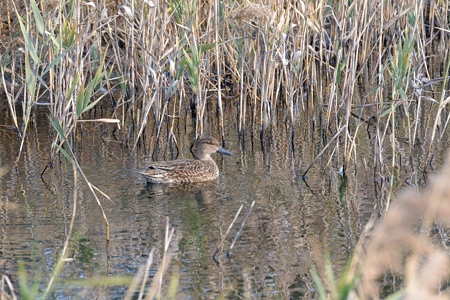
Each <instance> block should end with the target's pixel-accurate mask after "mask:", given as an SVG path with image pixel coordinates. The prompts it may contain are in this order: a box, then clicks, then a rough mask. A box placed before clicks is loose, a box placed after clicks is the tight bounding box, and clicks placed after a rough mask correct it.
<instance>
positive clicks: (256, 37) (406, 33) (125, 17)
mask: <svg viewBox="0 0 450 300" xmlns="http://www.w3.org/2000/svg"><path fill="white" fill-rule="evenodd" d="M14 3H15V2H13V1H10V2H8V3H7V7H6V9H7V11H8V15H9V16H11V17H10V18H9V19H8V22H7V24H6V25H5V27H7V28H6V29H4V30H3V31H4V33H7V35H6V34H2V35H3V44H4V46H5V47H4V49H3V51H2V67H1V71H2V75H3V86H4V90H5V93H6V96H7V99H8V106H9V110H10V111H11V114H12V115H13V116H14V120H15V125H16V127H17V130H18V134H19V136H20V137H21V138H25V136H26V130H27V127H28V125H29V124H30V122H31V118H32V111H33V109H34V108H35V107H36V106H37V105H44V104H45V105H49V115H50V117H51V118H54V119H56V120H58V123H59V124H60V125H61V127H62V128H63V130H64V133H65V134H66V135H67V134H69V133H70V134H74V133H75V132H76V130H77V128H79V127H80V126H81V124H80V122H81V121H87V120H91V117H92V113H91V114H90V112H91V111H92V110H93V109H94V110H95V109H99V108H100V109H101V108H102V107H104V106H106V107H111V106H112V108H113V110H112V112H111V113H108V115H107V116H106V117H104V118H101V119H100V118H99V117H98V114H97V115H94V119H96V120H97V121H98V119H100V122H113V123H117V124H120V125H121V126H122V129H121V130H122V131H121V132H122V133H123V135H122V138H123V140H124V141H126V142H127V143H128V142H129V143H130V144H132V145H136V144H137V143H138V141H139V139H140V138H141V137H142V134H143V133H144V132H145V131H146V130H147V131H148V130H152V131H154V132H156V134H155V138H156V139H159V138H160V137H161V131H162V130H166V131H167V134H165V135H164V136H165V137H167V139H169V141H175V142H176V138H177V137H176V136H175V134H174V132H175V127H176V126H177V124H178V121H179V120H180V119H181V120H186V119H190V121H192V124H193V127H194V128H193V131H194V135H195V137H198V136H201V135H203V134H204V132H205V131H210V130H211V129H210V128H205V126H206V125H205V117H206V116H205V110H206V109H207V107H208V104H209V103H214V104H215V105H216V106H217V112H216V113H217V118H218V119H219V122H218V126H219V127H220V128H219V129H220V132H222V138H224V137H223V122H224V120H223V110H224V109H226V107H229V106H235V107H237V108H238V110H237V111H238V114H239V118H238V119H239V124H238V130H239V132H240V133H241V134H243V133H245V132H249V131H250V132H252V133H257V132H259V133H260V134H262V136H265V135H266V134H268V135H270V134H273V132H272V131H271V128H273V126H275V125H277V124H278V123H280V124H286V126H288V128H289V130H291V132H292V135H295V134H296V132H297V131H298V130H299V127H300V126H301V124H299V123H298V121H297V120H298V119H299V114H302V113H310V114H312V115H314V116H315V117H314V118H316V120H317V121H315V122H316V127H317V128H320V129H321V131H322V134H323V137H324V139H329V138H330V137H332V136H334V134H336V133H337V132H339V135H338V136H339V139H336V141H335V143H334V144H335V146H336V147H338V148H336V149H338V150H339V152H338V157H340V158H342V159H343V165H344V167H345V166H346V165H347V164H348V162H349V161H350V160H351V159H352V157H354V156H355V155H356V152H357V151H356V149H355V148H356V146H357V141H356V140H357V135H358V131H359V130H361V129H362V128H364V126H365V125H367V123H368V122H369V121H370V120H371V119H375V126H376V136H375V137H374V138H375V139H376V140H377V142H376V144H378V145H380V146H382V147H385V146H386V141H387V143H388V144H389V145H390V147H392V148H393V150H394V152H395V143H394V142H392V138H391V134H393V138H396V137H398V136H400V134H397V133H396V131H395V127H396V124H397V122H403V120H404V122H407V123H408V124H407V128H408V132H407V136H406V138H407V142H408V144H409V146H410V148H411V149H413V148H414V146H415V144H416V140H417V134H418V131H420V130H421V129H422V128H421V122H420V116H421V111H422V110H424V109H428V107H430V106H431V110H432V111H433V116H430V117H431V118H432V119H434V120H436V121H435V122H434V124H432V126H433V137H432V139H431V140H430V141H429V144H428V147H429V150H428V156H427V158H428V159H430V158H431V157H432V153H433V150H434V145H435V142H437V141H439V139H440V137H441V133H442V132H444V131H445V128H446V126H447V123H448V117H446V113H445V108H446V104H447V102H448V101H446V99H447V96H446V93H445V86H446V76H447V71H446V70H447V68H446V67H444V68H442V67H440V66H442V65H444V66H447V65H448V63H447V62H448V60H449V59H448V58H449V57H448V52H447V50H446V47H445V45H446V44H447V42H448V31H447V30H446V26H447V22H446V20H447V13H448V11H447V9H448V3H447V2H446V1H434V2H429V1H419V2H417V1H395V2H394V1H380V2H376V3H374V2H370V1H353V2H342V1H335V2H330V3H328V2H325V1H321V2H316V1H281V2H279V1H264V2H260V3H250V2H243V3H238V2H234V1H229V2H228V1H225V2H219V1H195V0H192V1H175V0H174V1H159V2H158V1H133V2H131V3H126V2H124V3H119V2H107V1H97V2H96V3H94V2H86V3H78V2H76V1H42V2H40V3H39V4H38V3H36V2H35V1H31V2H30V3H29V4H27V5H21V6H17V5H16V4H14ZM7 29H9V30H7ZM8 38H9V39H8ZM435 74H439V76H438V77H436V76H435ZM5 78H7V79H5ZM433 83H436V85H433ZM438 83H439V84H438ZM17 87H20V88H17ZM430 92H433V93H430ZM438 94H440V95H438ZM19 103H20V104H21V105H22V109H18V108H16V105H17V104H19ZM183 107H188V108H189V111H190V112H191V114H190V115H183V114H182V112H183ZM399 114H402V116H403V114H404V115H405V116H406V118H402V120H401V121H398V118H399ZM163 125H164V126H163ZM114 126H116V125H114ZM402 137H403V136H402ZM58 140H59V139H58V138H56V139H55V150H56V148H57V144H58ZM340 142H343V147H341V146H342V145H341V144H340ZM341 148H342V149H341ZM411 151H412V150H411ZM391 164H392V165H395V164H396V162H395V160H394V158H393V160H392V162H391ZM380 165H384V162H380Z"/></svg>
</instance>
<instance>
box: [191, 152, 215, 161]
mask: <svg viewBox="0 0 450 300" xmlns="http://www.w3.org/2000/svg"><path fill="white" fill-rule="evenodd" d="M195 158H196V159H198V160H212V158H211V155H209V154H205V153H197V154H196V155H195Z"/></svg>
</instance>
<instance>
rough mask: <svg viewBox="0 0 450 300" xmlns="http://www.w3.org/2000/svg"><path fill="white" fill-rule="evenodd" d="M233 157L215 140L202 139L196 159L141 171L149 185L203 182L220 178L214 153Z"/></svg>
mask: <svg viewBox="0 0 450 300" xmlns="http://www.w3.org/2000/svg"><path fill="white" fill-rule="evenodd" d="M215 152H217V153H221V154H226V155H232V153H231V152H229V151H227V150H225V149H222V148H221V147H220V145H219V141H218V140H216V139H215V138H212V137H208V138H202V139H200V140H199V141H198V142H197V145H196V147H195V159H177V160H173V161H160V162H153V163H151V164H150V165H149V167H148V169H146V170H144V171H140V172H139V173H140V174H142V175H144V177H145V178H146V179H147V181H148V182H149V183H189V182H202V181H209V180H213V179H216V178H217V177H219V168H218V167H217V165H216V163H215V162H214V160H213V159H212V158H211V154H213V153H215Z"/></svg>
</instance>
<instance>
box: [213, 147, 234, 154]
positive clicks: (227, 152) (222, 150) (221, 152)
mask: <svg viewBox="0 0 450 300" xmlns="http://www.w3.org/2000/svg"><path fill="white" fill-rule="evenodd" d="M217 153H220V154H225V155H233V153H231V152H230V151H227V150H225V149H222V148H219V150H217Z"/></svg>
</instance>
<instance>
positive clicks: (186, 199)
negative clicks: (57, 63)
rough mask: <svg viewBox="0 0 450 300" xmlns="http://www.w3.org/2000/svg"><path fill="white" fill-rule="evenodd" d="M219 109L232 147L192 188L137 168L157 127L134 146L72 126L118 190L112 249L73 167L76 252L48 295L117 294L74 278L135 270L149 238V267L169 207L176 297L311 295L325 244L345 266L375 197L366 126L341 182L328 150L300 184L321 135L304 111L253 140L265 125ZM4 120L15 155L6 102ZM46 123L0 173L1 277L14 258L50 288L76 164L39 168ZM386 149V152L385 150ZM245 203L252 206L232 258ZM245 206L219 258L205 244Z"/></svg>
mask: <svg viewBox="0 0 450 300" xmlns="http://www.w3.org/2000/svg"><path fill="white" fill-rule="evenodd" d="M226 113H227V118H226V120H227V123H226V124H225V137H226V145H225V148H227V149H228V150H230V151H232V152H233V153H234V155H233V156H231V157H229V156H226V157H222V156H220V155H219V154H215V155H214V159H215V160H216V162H217V163H218V165H219V168H220V170H221V175H220V178H219V179H218V180H216V181H213V182H210V183H206V184H197V185H184V186H165V185H147V183H146V181H145V180H144V179H143V178H142V177H141V176H140V175H138V174H136V173H135V172H133V171H135V170H138V169H140V168H143V167H144V166H145V162H144V160H145V155H148V154H152V149H154V141H153V142H152V138H151V136H152V135H153V133H148V136H147V138H146V140H145V143H146V146H145V147H143V146H142V145H141V146H139V147H137V148H136V149H133V145H132V144H126V143H124V142H121V141H122V140H123V139H121V137H120V135H122V134H124V133H123V132H122V131H120V130H116V131H113V130H114V129H115V126H114V125H104V124H100V125H98V124H95V125H92V124H87V123H86V124H83V125H81V126H80V128H81V130H80V131H79V134H78V136H80V138H79V139H76V140H74V145H75V147H74V148H75V149H76V154H77V156H78V158H79V162H80V165H81V167H82V169H83V171H84V173H85V175H86V177H87V178H88V180H90V181H91V182H92V183H93V184H94V185H95V186H97V187H98V188H99V189H101V190H102V191H104V192H105V193H106V194H108V195H109V197H110V198H111V200H112V201H109V200H106V199H105V198H103V197H100V196H99V197H100V199H101V201H102V204H103V207H104V209H105V213H106V215H107V217H108V220H109V223H110V228H111V240H110V244H109V247H106V241H105V239H106V236H105V225H104V222H103V221H102V214H101V212H100V209H99V207H98V205H97V203H96V201H95V198H94V197H93V195H92V193H91V192H90V191H89V189H88V187H87V185H86V183H85V182H84V180H82V178H81V176H80V175H78V178H77V182H78V189H77V217H76V222H75V223H76V224H75V228H74V232H73V237H72V242H71V244H70V250H69V257H70V258H72V260H71V261H69V262H67V264H66V265H65V266H64V269H63V271H62V274H61V278H62V280H61V281H60V282H59V283H58V286H57V287H56V289H55V292H54V297H55V298H58V299H66V298H67V299H79V298H86V299H88V298H90V299H92V298H111V299H112V298H121V297H123V295H124V293H126V291H127V288H126V287H107V288H105V287H79V286H75V287H74V285H73V281H74V280H78V279H86V278H95V277H99V276H115V275H126V276H133V275H135V274H136V272H137V270H138V268H139V267H140V266H141V265H143V264H145V262H146V260H147V258H148V255H149V252H150V251H151V249H152V248H154V249H155V263H154V265H153V266H152V269H151V276H153V274H154V272H155V270H156V268H157V266H158V265H159V263H160V262H161V259H162V253H163V246H164V232H165V225H166V217H169V222H170V226H172V227H174V229H175V234H174V238H173V240H172V243H171V245H170V253H172V254H173V255H174V256H173V259H172V262H171V267H170V269H169V271H168V274H169V276H168V277H166V278H168V279H167V284H168V283H169V281H170V274H172V273H173V272H176V273H178V274H179V276H180V277H179V294H178V299H198V298H202V299H211V298H214V297H217V296H220V295H222V296H225V298H227V299H243V298H244V299H251V298H264V299H287V298H291V299H302V298H317V295H316V294H315V290H314V286H313V281H312V277H311V272H310V270H311V265H312V262H313V261H315V260H317V259H319V258H320V257H321V256H322V255H323V254H327V255H329V257H330V259H331V261H332V263H333V266H334V267H335V268H336V270H338V271H339V270H342V269H343V267H344V266H345V262H346V260H347V259H348V257H349V256H350V254H351V252H352V250H353V248H354V246H355V244H356V243H357V241H358V238H359V235H360V233H361V231H362V230H363V227H364V225H365V224H366V222H367V221H368V219H369V218H370V216H371V214H372V212H373V211H374V206H375V204H376V203H379V201H380V198H381V197H383V193H381V192H380V185H381V184H380V178H379V173H377V172H375V171H374V169H375V167H374V166H373V164H374V162H373V161H374V159H373V155H374V154H373V147H374V146H373V144H372V141H371V140H370V139H369V138H368V136H367V134H368V131H366V130H361V134H360V136H359V137H358V138H359V139H360V140H361V141H362V142H361V145H359V146H358V147H359V148H358V152H357V154H358V155H357V156H356V158H355V159H354V161H352V162H351V164H350V167H349V169H348V172H347V178H346V179H344V177H342V176H341V175H339V172H338V171H339V168H340V166H341V165H342V162H340V161H339V160H338V159H334V158H333V159H330V154H327V155H324V156H322V157H321V158H320V159H319V160H318V161H317V162H316V164H315V165H314V166H313V168H311V169H310V171H309V172H308V178H307V180H306V181H303V180H302V177H301V175H302V174H303V172H304V171H305V170H306V168H307V167H308V166H309V165H310V164H311V163H312V162H313V161H314V159H315V157H316V155H317V154H318V153H319V152H320V150H321V149H323V146H324V144H323V143H324V141H323V140H321V139H320V138H318V136H317V134H316V133H315V131H314V130H313V129H312V126H313V125H312V124H311V121H309V120H308V117H307V116H304V117H300V119H299V122H300V124H302V126H301V127H299V129H298V132H297V134H296V136H295V137H294V139H293V140H292V139H291V133H290V130H289V129H288V128H285V126H284V125H281V126H280V128H281V129H277V130H275V129H274V134H273V136H272V137H267V138H264V139H263V141H262V142H261V141H260V138H259V136H254V137H252V136H251V135H250V134H248V135H245V136H244V137H243V138H242V139H240V138H239V136H238V134H237V129H236V127H237V120H236V115H237V114H236V112H235V111H234V110H233V108H231V107H228V108H226ZM0 120H1V122H0V126H1V127H0V166H5V165H11V164H12V163H13V162H14V160H15V158H16V157H17V153H18V149H19V143H20V141H19V140H18V137H17V133H16V131H15V130H14V129H13V127H12V125H13V123H12V120H11V119H10V117H9V115H8V114H7V113H5V111H3V112H1V113H0ZM47 120H48V119H47V109H46V108H39V109H38V110H37V112H36V115H35V124H33V125H32V126H31V127H30V128H29V131H28V137H27V139H26V141H25V145H24V151H23V153H22V156H21V159H20V160H19V162H18V164H17V167H16V168H13V169H12V170H11V171H10V172H9V173H7V174H6V175H5V176H3V178H2V179H1V181H0V205H1V208H2V209H1V212H0V214H1V227H0V228H1V232H0V273H1V274H4V275H8V276H9V277H10V278H11V280H12V281H13V283H14V285H15V288H16V289H17V288H18V263H19V262H20V261H22V262H23V263H24V265H25V268H26V270H27V275H28V278H29V280H30V281H31V282H39V284H40V288H41V289H44V288H45V286H46V284H47V282H48V280H49V278H50V275H51V272H52V270H53V268H54V266H55V263H56V261H57V259H58V257H59V254H60V253H61V251H62V248H63V244H64V240H65V238H66V236H67V234H68V228H69V224H70V220H71V214H72V203H73V196H74V191H73V189H74V188H73V187H74V183H73V171H72V167H71V165H70V163H68V162H67V161H66V160H65V159H64V157H63V156H61V157H58V159H57V160H56V161H55V163H54V167H53V168H51V169H48V170H47V171H46V172H45V173H44V176H43V180H41V178H40V174H41V173H42V171H43V170H44V168H45V166H46V165H47V164H48V162H49V159H50V147H51V141H52V133H51V132H52V131H51V130H50V128H49V125H48V121H47ZM208 124H209V125H208V127H207V132H208V134H210V135H212V136H216V137H219V134H218V133H217V131H216V129H214V128H216V126H215V125H214V124H212V123H208ZM180 127H181V128H180V129H178V130H179V131H178V132H176V133H175V134H176V136H177V139H178V143H179V147H180V148H179V155H178V158H190V157H191V155H190V153H189V146H190V144H191V142H192V138H193V134H192V130H191V128H190V127H189V126H184V127H183V126H180ZM117 135H119V137H117ZM81 137H82V138H81ZM100 137H101V138H100ZM163 140H164V138H163ZM147 142H148V143H147ZM152 143H153V144H152ZM334 150H336V149H334ZM331 151H333V149H331V150H330V152H329V153H332V152H331ZM383 155H385V156H386V157H389V155H390V154H389V150H387V151H385V152H383ZM157 158H158V159H160V160H161V159H165V158H167V159H170V154H169V152H168V147H166V146H165V145H161V150H160V152H159V154H158V157H157ZM408 163H409V161H408V160H405V162H404V164H405V166H404V169H403V170H401V171H400V175H401V174H405V173H408V171H407V169H408V166H407V164H408ZM405 170H406V171H405ZM380 177H381V176H380ZM405 178H406V175H405V176H403V177H402V178H400V179H399V181H400V182H402V181H403V180H404V179H405ZM253 201H255V203H256V204H255V207H254V208H253V211H252V212H251V214H250V216H249V218H248V220H247V222H246V224H245V226H244V228H243V230H242V233H241V235H240V237H239V238H238V240H237V242H236V245H235V246H234V248H233V249H232V251H231V256H227V251H228V250H229V248H230V245H231V241H232V239H233V238H234V236H235V234H236V232H237V229H238V227H239V226H240V224H241V222H242V220H243V218H244V216H245V214H246V213H247V211H248V209H249V207H250V205H251V203H252V202H253ZM241 204H243V206H244V208H243V211H242V213H241V215H240V216H239V217H238V220H237V222H236V224H235V225H234V227H233V228H232V230H231V233H230V234H229V235H228V236H227V238H226V240H225V243H224V246H223V251H222V252H220V253H219V255H218V263H216V262H215V261H214V260H213V258H212V256H213V253H214V251H215V249H216V246H217V245H218V243H219V242H220V240H221V238H222V236H223V235H224V234H225V232H226V230H227V228H228V226H229V225H230V223H231V222H232V220H233V218H234V216H235V214H236V212H237V210H238V209H239V207H240V205H241Z"/></svg>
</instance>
